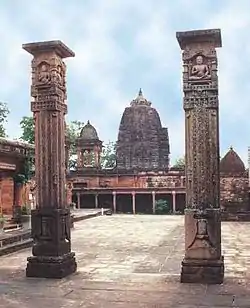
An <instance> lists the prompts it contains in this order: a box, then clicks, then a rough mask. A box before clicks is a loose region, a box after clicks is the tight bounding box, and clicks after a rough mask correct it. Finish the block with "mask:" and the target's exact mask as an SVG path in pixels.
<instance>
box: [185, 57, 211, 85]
mask: <svg viewBox="0 0 250 308" xmlns="http://www.w3.org/2000/svg"><path fill="white" fill-rule="evenodd" d="M210 78H211V75H210V73H209V68H208V65H207V64H204V63H203V57H202V56H197V58H196V64H195V65H194V66H193V67H192V70H191V74H190V77H189V79H190V80H204V79H205V80H206V79H210Z"/></svg>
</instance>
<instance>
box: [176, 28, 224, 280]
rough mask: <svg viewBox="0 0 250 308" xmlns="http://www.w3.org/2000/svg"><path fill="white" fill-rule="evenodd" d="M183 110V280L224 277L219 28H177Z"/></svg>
mask: <svg viewBox="0 0 250 308" xmlns="http://www.w3.org/2000/svg"><path fill="white" fill-rule="evenodd" d="M177 39H178V42H179V44H180V47H181V49H182V50H183V53H182V59H183V68H184V72H183V92H184V99H183V106H184V110H185V148H186V150H185V158H186V160H185V169H186V207H187V210H186V211H185V229H186V231H185V258H184V260H183V262H182V272H181V282H196V283H222V281H223V276H224V274H223V273H224V266H223V258H222V257H221V233H220V228H221V220H220V172H219V163H220V158H219V153H220V151H219V112H218V110H219V101H218V77H217V57H216V50H215V48H216V47H218V46H221V37H220V30H218V29H212V30H198V31H187V32H178V33H177Z"/></svg>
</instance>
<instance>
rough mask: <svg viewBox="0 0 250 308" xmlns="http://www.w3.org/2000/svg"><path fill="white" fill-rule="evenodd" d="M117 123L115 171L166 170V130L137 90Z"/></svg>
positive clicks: (155, 112)
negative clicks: (118, 125)
mask: <svg viewBox="0 0 250 308" xmlns="http://www.w3.org/2000/svg"><path fill="white" fill-rule="evenodd" d="M130 105H131V106H130V107H126V108H125V111H124V113H123V115H122V119H121V122H120V127H119V133H118V140H117V169H118V170H157V169H158V170H168V167H169V153H170V150H169V138H168V129H167V128H163V127H162V125H161V121H160V117H159V114H158V112H157V111H156V109H155V108H152V107H151V102H149V101H148V100H146V99H145V98H144V97H143V95H142V92H141V90H140V91H139V94H138V97H137V98H136V99H134V100H133V101H132V102H131V104H130Z"/></svg>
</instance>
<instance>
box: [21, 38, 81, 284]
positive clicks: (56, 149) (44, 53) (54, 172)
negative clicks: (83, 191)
mask: <svg viewBox="0 0 250 308" xmlns="http://www.w3.org/2000/svg"><path fill="white" fill-rule="evenodd" d="M23 49H25V50H26V51H27V52H29V53H31V54H32V55H33V60H32V85H31V95H32V96H33V98H34V101H33V102H32V103H31V110H32V111H33V113H34V117H35V164H36V167H35V178H36V191H37V200H36V203H37V205H36V209H35V210H33V211H32V217H31V224H32V237H33V239H34V244H33V248H32V254H33V256H32V257H29V258H28V264H27V268H26V275H27V276H28V277H44V278H63V277H65V276H67V275H69V274H71V273H73V272H75V271H76V267H77V265H76V261H75V254H74V253H73V252H71V239H70V209H69V208H68V206H67V199H66V190H65V187H66V185H65V184H66V179H65V114H66V113H67V106H66V103H65V100H66V85H65V74H66V65H65V64H64V62H63V60H62V59H63V58H67V57H73V56H74V53H73V52H72V51H71V50H70V49H69V48H68V47H67V46H65V45H64V44H63V43H62V42H61V41H48V42H39V43H30V44H25V45H23Z"/></svg>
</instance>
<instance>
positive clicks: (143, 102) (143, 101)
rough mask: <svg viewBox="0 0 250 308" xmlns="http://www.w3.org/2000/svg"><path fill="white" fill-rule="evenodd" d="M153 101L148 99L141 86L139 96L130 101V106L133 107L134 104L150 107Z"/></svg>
mask: <svg viewBox="0 0 250 308" xmlns="http://www.w3.org/2000/svg"><path fill="white" fill-rule="evenodd" d="M151 104H152V103H151V102H150V101H148V100H147V99H146V98H145V97H144V96H143V94H142V89H141V88H140V89H139V93H138V95H137V97H136V98H135V99H133V100H132V102H131V103H130V106H131V107H134V106H148V107H150V106H151Z"/></svg>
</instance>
